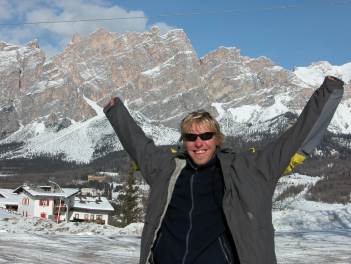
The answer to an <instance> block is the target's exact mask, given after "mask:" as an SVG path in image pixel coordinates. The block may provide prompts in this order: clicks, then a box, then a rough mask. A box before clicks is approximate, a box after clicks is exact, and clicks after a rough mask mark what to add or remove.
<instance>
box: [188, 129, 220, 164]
mask: <svg viewBox="0 0 351 264" xmlns="http://www.w3.org/2000/svg"><path fill="white" fill-rule="evenodd" d="M206 132H214V131H213V129H210V127H209V126H208V125H206V124H204V123H199V124H197V123H193V124H192V125H191V127H189V128H188V129H187V130H186V131H185V133H191V134H203V133H206ZM183 144H184V147H185V150H186V152H187V153H188V155H189V156H190V157H191V159H192V161H193V162H194V163H195V164H196V165H204V164H206V163H207V162H208V161H209V160H211V159H212V157H213V156H214V154H215V151H216V146H217V145H219V142H218V139H217V137H216V135H214V136H213V137H212V138H211V139H209V140H202V139H201V138H200V137H199V136H198V137H197V138H196V140H195V141H188V140H186V139H183Z"/></svg>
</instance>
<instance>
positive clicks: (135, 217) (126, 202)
mask: <svg viewBox="0 0 351 264" xmlns="http://www.w3.org/2000/svg"><path fill="white" fill-rule="evenodd" d="M136 170H137V166H136V165H135V163H134V162H132V164H131V166H130V170H129V173H128V178H127V182H126V183H124V184H123V185H122V188H121V190H120V194H119V195H118V198H117V199H118V202H117V204H118V205H117V214H118V226H121V227H125V226H127V225H129V224H130V223H135V222H140V221H141V214H142V210H141V208H140V206H139V200H140V199H139V187H138V186H136V181H135V176H134V173H135V171H136Z"/></svg>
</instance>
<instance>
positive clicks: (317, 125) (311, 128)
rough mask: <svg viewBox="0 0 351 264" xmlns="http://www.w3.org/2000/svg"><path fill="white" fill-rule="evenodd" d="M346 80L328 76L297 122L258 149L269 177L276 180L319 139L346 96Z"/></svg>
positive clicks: (258, 164) (260, 166) (261, 162)
mask: <svg viewBox="0 0 351 264" xmlns="http://www.w3.org/2000/svg"><path fill="white" fill-rule="evenodd" d="M343 85H344V83H343V81H341V80H339V79H337V78H335V77H331V76H328V77H326V78H325V79H324V82H323V84H322V85H321V87H320V88H318V89H317V90H316V91H315V92H314V93H313V95H312V96H311V98H310V100H309V101H308V103H307V104H306V106H305V107H304V109H303V111H302V113H301V115H300V116H299V118H298V120H297V122H296V123H295V124H294V125H293V126H292V127H291V128H289V129H288V130H287V131H286V132H285V133H284V134H283V135H282V136H280V137H279V138H278V140H276V141H273V142H272V143H270V144H268V145H267V146H266V147H265V148H263V149H262V150H261V151H259V152H258V153H257V156H256V159H257V166H258V169H259V170H260V171H261V173H262V174H263V175H264V176H265V177H266V178H267V179H268V180H273V181H274V180H275V181H277V180H278V179H279V177H280V176H281V175H283V174H284V172H289V171H290V170H291V169H292V166H294V163H299V162H302V161H303V160H304V159H305V158H306V157H308V156H309V155H310V154H311V153H312V151H313V150H314V149H315V147H316V146H317V145H318V144H319V143H320V141H321V139H322V137H323V135H324V133H325V131H326V129H327V127H328V125H329V123H330V121H331V119H332V117H333V115H334V113H335V110H336V108H337V106H338V105H339V103H340V101H341V98H342V96H343V91H344V89H343Z"/></svg>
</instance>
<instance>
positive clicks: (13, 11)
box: [0, 0, 172, 56]
mask: <svg viewBox="0 0 351 264" xmlns="http://www.w3.org/2000/svg"><path fill="white" fill-rule="evenodd" d="M116 17H123V18H131V17H146V15H145V14H144V12H143V11H142V10H126V9H124V8H122V7H120V6H118V5H111V4H109V2H107V1H96V0H90V1H89V0H88V1H87V0H76V1H72V0H60V1H54V0H49V1H42V0H26V1H20V0H18V1H12V2H10V1H3V0H0V23H3V24H6V23H23V22H38V21H63V20H65V21H67V20H79V19H99V18H107V19H108V18H116ZM156 25H157V26H159V27H160V31H161V33H163V32H166V31H168V30H170V29H171V28H172V27H171V26H169V25H168V24H166V23H164V22H158V23H156ZM151 26H152V25H151V24H150V23H149V20H148V18H147V17H146V18H138V19H123V20H109V21H88V22H74V23H48V24H33V25H16V26H13V25H11V26H2V27H1V28H0V40H2V41H6V42H10V43H14V44H19V45H24V44H25V43H27V42H29V41H30V40H33V39H38V40H39V44H40V46H41V47H42V48H43V49H44V51H45V52H46V54H47V55H48V56H52V55H54V54H55V53H57V52H59V51H62V50H63V48H64V47H65V45H67V43H68V42H69V41H70V39H71V37H72V36H73V34H75V33H79V34H82V35H88V34H90V33H91V32H93V31H96V30H97V29H98V28H104V29H106V30H108V31H111V32H119V33H123V32H126V31H136V32H142V31H146V30H149V29H150V27H151Z"/></svg>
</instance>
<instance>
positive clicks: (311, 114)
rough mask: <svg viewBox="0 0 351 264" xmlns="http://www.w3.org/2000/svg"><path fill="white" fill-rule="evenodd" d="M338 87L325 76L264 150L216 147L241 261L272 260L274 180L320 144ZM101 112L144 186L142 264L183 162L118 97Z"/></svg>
mask: <svg viewBox="0 0 351 264" xmlns="http://www.w3.org/2000/svg"><path fill="white" fill-rule="evenodd" d="M343 85H344V83H343V82H342V81H341V80H339V79H336V78H334V79H330V78H326V79H325V80H324V82H323V84H322V85H321V87H320V88H318V89H317V90H316V91H315V92H314V94H313V95H312V97H311V98H310V100H309V101H308V103H307V105H306V106H305V108H304V109H303V111H302V113H301V115H300V116H299V118H298V120H297V122H296V123H295V124H294V125H293V126H291V127H290V128H289V129H288V130H287V131H286V132H284V133H283V134H282V135H281V136H280V137H279V138H278V139H276V140H275V141H273V142H271V143H269V144H267V145H266V146H265V147H264V148H262V149H259V150H256V151H247V152H244V153H235V152H233V151H230V150H225V149H219V151H217V156H218V158H219V160H220V164H221V168H222V172H223V178H224V183H225V192H224V197H223V210H224V213H225V218H226V220H227V223H228V226H229V229H230V231H231V234H232V236H233V239H234V242H235V245H236V249H237V253H238V256H239V259H240V263H241V264H274V263H276V256H275V246H274V228H273V225H272V196H273V193H274V189H275V186H276V183H277V181H278V179H279V177H280V176H281V175H283V173H284V171H285V170H286V168H287V167H288V166H289V164H290V166H291V165H293V163H294V157H296V155H297V156H298V157H307V156H308V155H309V154H310V153H311V152H312V150H313V149H314V148H315V147H316V146H317V144H318V143H319V142H320V140H321V138H322V136H323V133H324V132H325V130H326V128H327V126H328V124H329V123H330V120H331V119H332V117H333V114H334V112H335V110H336V108H337V106H338V104H339V102H340V100H341V98H342V95H343ZM104 112H105V114H106V116H107V118H108V120H109V121H110V123H111V125H112V127H113V128H114V130H115V132H116V134H117V136H118V138H119V140H120V142H121V143H122V145H123V147H124V149H125V150H126V151H127V152H128V154H129V155H130V156H131V158H132V159H133V160H134V161H136V162H137V164H138V165H139V168H140V170H141V173H142V175H143V177H144V178H145V180H146V182H147V183H148V184H149V185H150V195H149V203H148V208H147V212H146V216H145V225H144V229H143V233H142V238H141V251H140V262H139V263H140V264H146V263H148V262H151V259H152V252H151V249H152V246H153V243H154V241H155V239H156V235H157V231H158V229H159V228H160V225H161V223H162V220H163V217H164V215H165V213H166V210H167V206H168V204H169V202H170V199H171V197H172V192H173V188H174V186H175V182H176V180H177V177H178V175H179V174H180V172H181V170H182V169H183V168H184V166H185V160H182V159H180V158H177V157H176V156H175V155H174V154H172V153H171V151H170V150H169V151H166V150H162V149H161V148H158V147H156V146H155V144H154V142H153V141H152V140H151V139H150V138H148V137H146V136H145V134H144V132H143V131H142V129H141V128H140V127H139V126H138V125H137V124H136V122H135V121H134V120H133V118H132V117H131V116H130V114H129V112H128V110H127V109H126V108H125V106H124V105H123V103H122V102H121V100H120V99H118V98H117V99H116V104H115V105H111V104H109V105H107V106H106V107H105V108H104ZM162 264H163V263H162ZM164 264H166V263H164Z"/></svg>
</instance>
